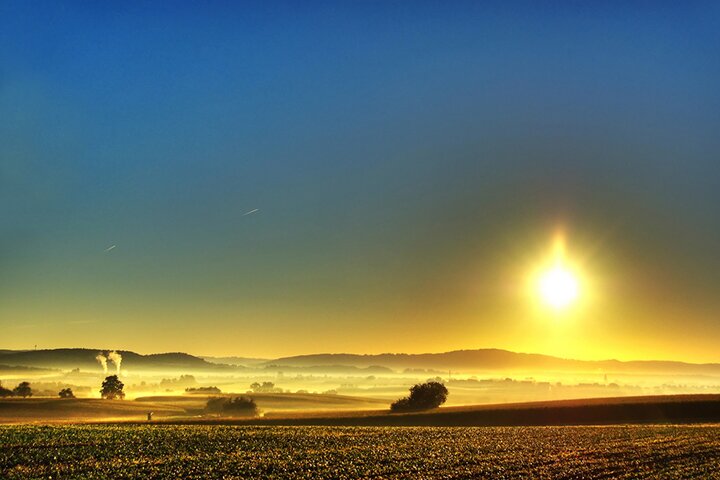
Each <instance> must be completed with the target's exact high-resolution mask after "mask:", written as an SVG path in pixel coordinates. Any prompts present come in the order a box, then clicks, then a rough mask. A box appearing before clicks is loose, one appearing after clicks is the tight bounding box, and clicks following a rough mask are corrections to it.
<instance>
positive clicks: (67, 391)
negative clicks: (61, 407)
mask: <svg viewBox="0 0 720 480" xmlns="http://www.w3.org/2000/svg"><path fill="white" fill-rule="evenodd" d="M58 396H59V397H60V398H75V394H74V393H73V391H72V388H63V389H62V390H60V391H59V392H58Z"/></svg>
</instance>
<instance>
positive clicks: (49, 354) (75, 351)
mask: <svg viewBox="0 0 720 480" xmlns="http://www.w3.org/2000/svg"><path fill="white" fill-rule="evenodd" d="M108 351H109V350H107V349H90V348H58V349H53V350H0V364H3V365H9V366H13V367H18V366H22V367H35V368H62V369H73V368H80V369H82V370H102V367H101V366H100V363H98V361H97V360H96V358H95V357H96V356H97V355H98V354H99V353H103V354H104V355H107V353H108ZM117 352H118V353H119V354H120V355H121V356H122V368H123V369H128V370H183V371H190V370H218V369H229V368H233V367H230V366H228V365H221V364H215V363H210V362H207V361H205V360H203V359H202V358H198V357H195V356H193V355H188V354H187V353H179V352H174V353H156V354H151V355H141V354H139V353H135V352H130V351H127V350H117ZM114 370H115V365H114V364H112V363H109V362H108V371H111V372H112V371H114Z"/></svg>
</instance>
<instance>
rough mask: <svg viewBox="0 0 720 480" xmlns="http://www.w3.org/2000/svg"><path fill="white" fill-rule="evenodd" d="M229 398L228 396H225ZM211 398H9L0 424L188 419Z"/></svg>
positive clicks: (281, 402)
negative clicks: (149, 417)
mask: <svg viewBox="0 0 720 480" xmlns="http://www.w3.org/2000/svg"><path fill="white" fill-rule="evenodd" d="M225 396H227V395H225ZM244 396H247V397H251V398H253V399H255V401H256V402H257V404H258V407H259V408H260V409H261V410H262V411H263V412H265V413H270V414H283V415H288V414H293V413H296V412H303V413H311V412H316V411H322V412H325V414H335V413H337V412H342V411H354V412H362V411H364V410H367V409H378V408H385V407H387V406H388V402H387V401H385V400H377V399H372V398H365V397H350V396H346V395H325V394H313V393H308V394H299V393H282V394H277V393H276V394H271V393H254V394H249V395H248V394H245V395H244ZM208 398H209V397H208V396H204V395H174V396H173V395H166V396H153V397H140V398H137V399H135V400H101V399H93V398H76V399H60V398H27V399H22V398H9V399H0V423H27V422H81V421H100V420H105V421H122V420H125V421H130V420H137V421H139V420H144V419H145V418H146V416H147V413H148V412H153V414H154V418H156V419H163V418H164V419H168V418H189V417H195V416H197V415H200V414H201V413H202V410H203V408H204V407H205V404H206V403H207V400H208Z"/></svg>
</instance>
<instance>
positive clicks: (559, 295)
mask: <svg viewBox="0 0 720 480" xmlns="http://www.w3.org/2000/svg"><path fill="white" fill-rule="evenodd" d="M538 283H539V285H538V286H539V289H540V296H541V297H542V299H543V301H544V302H545V303H547V304H548V305H550V306H551V307H553V308H557V309H562V308H565V307H567V306H569V305H570V304H572V303H573V302H574V301H575V299H576V298H577V296H578V293H579V286H578V281H577V279H576V278H575V276H574V275H573V274H572V273H571V272H570V271H569V270H566V269H565V268H563V267H562V266H560V265H557V266H555V267H553V268H551V269H550V270H548V271H546V272H544V273H542V274H541V275H540V280H539V282H538Z"/></svg>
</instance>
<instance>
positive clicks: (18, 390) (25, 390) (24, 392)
mask: <svg viewBox="0 0 720 480" xmlns="http://www.w3.org/2000/svg"><path fill="white" fill-rule="evenodd" d="M32 394H33V392H32V388H30V383H28V382H20V384H19V385H18V386H17V387H15V388H14V389H13V395H15V396H16V397H23V398H25V397H32Z"/></svg>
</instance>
